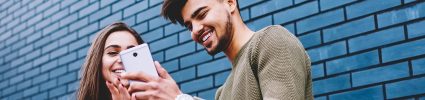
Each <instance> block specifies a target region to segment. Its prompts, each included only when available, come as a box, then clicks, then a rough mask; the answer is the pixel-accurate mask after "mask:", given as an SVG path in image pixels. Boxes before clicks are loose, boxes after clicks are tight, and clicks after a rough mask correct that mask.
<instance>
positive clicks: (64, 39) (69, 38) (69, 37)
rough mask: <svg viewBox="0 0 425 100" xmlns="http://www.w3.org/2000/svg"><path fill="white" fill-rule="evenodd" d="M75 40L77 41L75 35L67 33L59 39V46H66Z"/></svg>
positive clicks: (74, 33)
mask: <svg viewBox="0 0 425 100" xmlns="http://www.w3.org/2000/svg"><path fill="white" fill-rule="evenodd" d="M75 40H77V33H76V32H73V33H68V34H67V35H66V36H64V37H62V38H60V39H59V45H66V44H69V43H71V42H72V41H75Z"/></svg>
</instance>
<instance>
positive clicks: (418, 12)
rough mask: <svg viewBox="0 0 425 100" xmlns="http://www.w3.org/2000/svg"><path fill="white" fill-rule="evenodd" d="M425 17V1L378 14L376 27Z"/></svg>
mask: <svg viewBox="0 0 425 100" xmlns="http://www.w3.org/2000/svg"><path fill="white" fill-rule="evenodd" d="M423 17H425V3H419V4H416V5H415V6H411V7H408V8H403V9H399V10H394V11H390V12H386V13H382V14H379V15H378V27H385V26H389V25H393V24H398V23H401V22H405V21H409V20H413V19H418V18H423Z"/></svg>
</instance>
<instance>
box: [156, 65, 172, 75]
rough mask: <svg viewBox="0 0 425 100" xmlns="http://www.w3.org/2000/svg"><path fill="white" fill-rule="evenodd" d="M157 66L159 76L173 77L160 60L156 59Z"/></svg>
mask: <svg viewBox="0 0 425 100" xmlns="http://www.w3.org/2000/svg"><path fill="white" fill-rule="evenodd" d="M155 67H156V70H157V71H158V74H159V77H162V78H165V79H171V76H170V74H168V72H167V70H165V69H164V68H163V67H162V66H161V64H159V62H158V61H155Z"/></svg>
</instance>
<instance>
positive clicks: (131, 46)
mask: <svg viewBox="0 0 425 100" xmlns="http://www.w3.org/2000/svg"><path fill="white" fill-rule="evenodd" d="M133 47H135V46H134V45H130V46H127V49H130V48H133Z"/></svg>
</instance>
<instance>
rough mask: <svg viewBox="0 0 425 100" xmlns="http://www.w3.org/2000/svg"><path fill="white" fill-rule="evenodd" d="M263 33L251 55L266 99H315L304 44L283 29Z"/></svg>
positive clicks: (271, 28) (271, 29) (268, 29)
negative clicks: (312, 95) (312, 94)
mask: <svg viewBox="0 0 425 100" xmlns="http://www.w3.org/2000/svg"><path fill="white" fill-rule="evenodd" d="M263 31H264V32H263V33H260V34H261V35H260V38H259V40H257V42H256V44H253V45H254V49H253V50H252V53H251V58H250V60H251V65H252V66H256V68H258V76H259V83H260V89H261V92H262V96H263V98H264V99H266V100H269V99H282V100H304V99H312V98H311V97H310V96H311V89H309V88H311V87H310V86H309V85H311V84H310V83H309V82H311V79H310V76H309V75H310V68H309V67H310V61H309V58H308V55H307V54H306V53H305V50H304V48H303V46H302V44H301V43H300V42H299V41H298V39H297V38H296V37H295V36H294V35H292V34H291V33H290V32H289V31H287V30H286V29H284V28H282V27H281V26H271V27H269V28H267V29H265V30H263Z"/></svg>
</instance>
